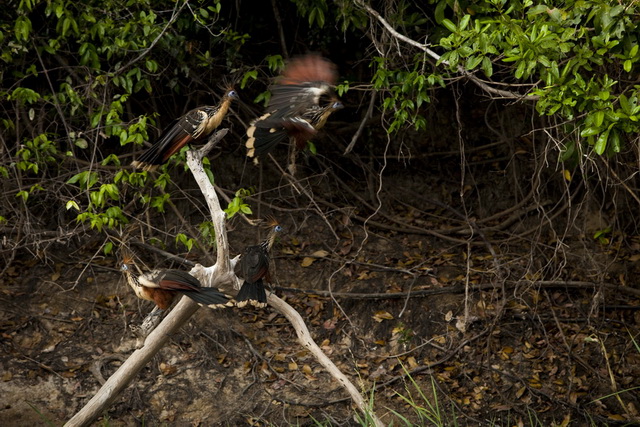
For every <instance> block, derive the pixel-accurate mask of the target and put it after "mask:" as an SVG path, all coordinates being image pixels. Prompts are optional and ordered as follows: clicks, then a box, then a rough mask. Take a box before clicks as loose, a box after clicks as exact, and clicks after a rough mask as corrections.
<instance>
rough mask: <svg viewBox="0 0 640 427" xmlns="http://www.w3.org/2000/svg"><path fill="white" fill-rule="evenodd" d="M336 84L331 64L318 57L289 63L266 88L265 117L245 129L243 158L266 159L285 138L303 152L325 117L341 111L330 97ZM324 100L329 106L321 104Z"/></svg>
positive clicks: (304, 57) (308, 56)
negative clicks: (267, 100) (264, 157)
mask: <svg viewBox="0 0 640 427" xmlns="http://www.w3.org/2000/svg"><path fill="white" fill-rule="evenodd" d="M337 80H338V74H337V71H336V66H335V64H333V63H332V62H331V61H329V60H328V59H325V58H323V57H322V56H320V55H318V54H308V55H305V56H300V57H297V58H294V59H293V60H291V61H290V62H289V63H288V64H287V65H286V67H285V69H284V70H283V72H282V74H281V75H280V76H279V77H278V78H277V79H276V81H275V83H274V84H273V85H272V86H271V88H270V90H271V99H270V100H269V105H268V107H267V112H266V114H264V115H263V116H261V117H259V118H257V119H255V120H253V121H252V122H251V126H250V127H249V129H247V136H248V139H247V141H246V143H245V145H246V147H247V156H248V157H253V158H254V159H257V157H258V156H263V155H266V154H268V153H269V152H270V151H271V150H272V149H273V148H274V147H275V146H276V145H277V144H278V143H279V142H281V141H283V140H285V139H286V137H287V136H289V137H291V138H293V139H294V141H295V144H296V147H297V148H298V149H302V148H304V145H305V143H306V141H307V140H308V139H309V138H311V137H313V136H314V135H315V134H316V133H317V132H318V129H320V128H321V127H322V126H323V125H324V124H325V122H326V120H327V118H328V117H329V115H331V113H333V112H334V111H336V110H338V109H340V108H342V107H343V105H342V103H341V102H340V101H339V100H338V99H337V97H336V96H335V94H334V87H335V85H336V82H337ZM324 98H328V99H329V102H327V103H322V102H321V101H322V100H323V99H324Z"/></svg>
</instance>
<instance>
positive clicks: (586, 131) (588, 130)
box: [580, 127, 600, 138]
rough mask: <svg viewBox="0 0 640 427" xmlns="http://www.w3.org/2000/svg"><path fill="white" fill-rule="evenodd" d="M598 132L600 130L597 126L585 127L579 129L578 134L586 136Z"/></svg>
mask: <svg viewBox="0 0 640 427" xmlns="http://www.w3.org/2000/svg"><path fill="white" fill-rule="evenodd" d="M599 133H600V130H599V129H597V128H592V127H587V128H584V129H582V131H580V136H581V137H583V138H586V137H588V136H594V135H597V134H599Z"/></svg>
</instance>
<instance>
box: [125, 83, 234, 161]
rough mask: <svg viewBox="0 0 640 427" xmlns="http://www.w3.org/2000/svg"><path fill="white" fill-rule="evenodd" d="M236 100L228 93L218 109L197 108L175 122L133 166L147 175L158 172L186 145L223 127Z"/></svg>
mask: <svg viewBox="0 0 640 427" xmlns="http://www.w3.org/2000/svg"><path fill="white" fill-rule="evenodd" d="M234 99H238V94H237V93H236V91H234V90H228V91H227V92H226V93H225V94H224V96H223V97H222V99H221V100H220V103H219V104H218V105H216V106H210V105H205V106H204V107H198V108H194V109H193V110H191V111H189V112H188V113H187V114H185V115H184V116H182V117H180V118H179V119H177V120H174V121H173V123H171V125H169V127H168V128H167V129H165V131H164V132H163V133H162V135H160V138H158V140H157V141H156V142H155V143H154V144H153V145H152V146H151V147H150V148H149V149H148V150H147V151H145V152H144V153H142V155H141V156H140V157H139V158H138V159H137V160H134V161H133V162H131V166H133V167H134V168H136V169H142V170H146V171H152V170H155V169H157V168H158V166H160V165H161V164H163V163H166V161H167V160H169V157H171V156H173V155H174V154H175V153H177V152H178V151H180V149H181V148H182V147H184V146H185V145H186V144H189V143H193V142H200V141H202V140H204V139H205V138H207V137H208V136H209V135H210V134H211V132H213V131H214V129H216V128H217V127H218V126H220V123H222V119H224V116H225V115H226V114H227V111H229V106H230V105H231V101H233V100H234Z"/></svg>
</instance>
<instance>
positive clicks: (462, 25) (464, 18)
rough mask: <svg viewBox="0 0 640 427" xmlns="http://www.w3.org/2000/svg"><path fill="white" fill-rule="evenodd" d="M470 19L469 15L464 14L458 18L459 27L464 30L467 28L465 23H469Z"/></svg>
mask: <svg viewBox="0 0 640 427" xmlns="http://www.w3.org/2000/svg"><path fill="white" fill-rule="evenodd" d="M470 19H471V15H464V16H463V17H462V19H461V20H460V25H459V28H460V29H461V30H464V29H466V28H467V25H469V20H470Z"/></svg>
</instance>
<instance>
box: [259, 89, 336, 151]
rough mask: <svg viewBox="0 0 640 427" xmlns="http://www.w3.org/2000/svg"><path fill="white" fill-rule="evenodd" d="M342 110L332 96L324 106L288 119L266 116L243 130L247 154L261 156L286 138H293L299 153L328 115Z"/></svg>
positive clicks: (311, 108) (308, 109)
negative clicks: (274, 118)
mask: <svg viewBox="0 0 640 427" xmlns="http://www.w3.org/2000/svg"><path fill="white" fill-rule="evenodd" d="M342 108H344V105H343V104H342V102H341V101H340V100H338V99H337V98H335V97H334V98H332V99H331V100H330V101H329V103H328V104H327V105H325V106H323V107H320V106H312V107H310V108H307V110H306V111H304V112H303V113H302V114H301V115H299V116H295V117H291V118H290V119H288V120H272V119H270V116H271V113H266V114H265V115H263V116H262V117H260V118H259V119H257V120H256V121H255V122H254V123H252V124H251V126H250V127H249V128H248V129H247V136H248V137H249V138H248V139H247V142H246V147H247V155H248V156H249V157H255V158H257V157H260V156H263V155H265V154H266V153H269V152H270V151H271V150H272V149H273V148H274V147H275V146H276V145H278V144H279V143H280V142H282V141H285V140H286V139H287V138H288V137H290V138H291V139H293V141H294V144H295V146H296V149H297V150H302V149H304V147H305V144H306V142H307V141H308V140H309V139H311V138H312V137H313V136H315V135H316V134H317V133H318V131H319V130H320V129H322V127H323V126H324V125H325V123H326V122H327V119H328V118H329V116H330V115H331V114H332V113H334V112H336V111H338V110H341V109H342ZM265 126H272V127H265Z"/></svg>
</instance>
